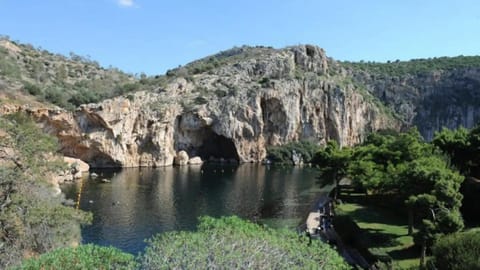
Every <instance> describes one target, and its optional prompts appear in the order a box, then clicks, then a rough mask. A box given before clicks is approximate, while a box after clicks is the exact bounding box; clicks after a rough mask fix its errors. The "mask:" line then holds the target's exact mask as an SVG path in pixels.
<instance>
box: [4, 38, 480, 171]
mask: <svg viewBox="0 0 480 270" xmlns="http://www.w3.org/2000/svg"><path fill="white" fill-rule="evenodd" d="M4 47H5V46H4ZM6 50H7V51H8V53H9V54H11V53H12V49H11V48H10V49H8V48H7V49H6ZM4 51H5V49H4ZM466 59H467V60H469V61H470V60H472V58H468V57H467V58H466ZM69 61H73V60H69ZM426 61H427V63H430V62H431V61H432V60H426ZM429 61H430V62H429ZM450 62H451V61H449V59H447V63H450ZM463 62H465V61H463ZM477 62H479V61H473V62H472V64H469V65H468V66H461V65H460V66H459V65H453V67H451V66H449V65H441V66H440V67H438V66H436V67H428V68H426V69H425V70H421V71H416V70H413V71H412V70H411V68H410V69H408V68H405V66H404V65H405V64H404V63H403V62H401V63H393V64H396V66H394V65H393V64H371V63H340V62H337V61H335V60H333V59H331V58H328V57H327V56H326V55H325V52H324V51H323V50H322V49H320V48H318V47H316V46H310V45H300V46H293V47H288V48H284V49H273V48H269V47H240V48H234V49H231V50H228V51H224V52H221V53H219V54H216V55H213V56H209V57H206V58H204V59H200V60H198V61H195V62H192V63H190V64H188V65H186V66H183V67H179V68H176V69H173V70H169V71H168V72H167V73H166V75H165V76H156V77H151V78H146V77H143V78H140V79H138V80H137V79H136V78H133V77H132V78H129V79H128V78H127V81H129V80H130V81H131V83H130V85H135V86H136V87H130V88H127V89H126V90H125V91H120V92H115V91H110V92H108V93H109V94H108V95H105V97H108V96H109V95H110V96H113V95H115V94H121V95H119V96H118V97H115V98H113V99H107V100H104V101H101V102H97V103H90V104H84V105H81V106H79V107H77V109H76V110H75V111H73V112H69V111H66V110H62V109H60V108H56V109H55V108H46V107H45V106H25V105H23V104H13V103H11V102H5V101H4V105H3V106H2V107H0V113H9V112H14V111H18V110H23V111H26V112H28V113H30V114H31V115H32V116H33V117H34V118H36V119H37V121H38V122H40V123H42V124H43V126H44V127H45V130H47V131H48V132H50V133H52V134H55V135H56V136H57V137H58V138H59V140H60V142H61V144H62V146H63V149H62V152H63V153H64V154H65V155H68V156H72V157H78V158H81V159H82V160H84V161H86V162H88V163H89V164H90V165H91V166H94V167H110V166H165V165H170V164H172V163H173V162H174V158H175V157H176V156H177V154H178V152H179V151H182V150H183V151H185V152H186V154H187V155H188V156H189V157H201V158H202V159H203V160H206V159H215V160H224V161H232V162H258V161H261V160H262V159H264V158H265V156H266V148H267V147H268V146H275V145H282V144H285V143H288V142H292V141H311V142H314V143H317V144H324V143H325V142H326V141H328V140H337V141H338V142H339V143H340V144H341V145H353V144H356V143H359V142H361V141H362V140H363V138H364V137H365V136H366V134H368V133H369V132H371V131H375V130H379V129H386V128H392V129H401V128H405V127H408V126H412V125H415V124H417V125H418V126H419V129H420V130H421V131H422V133H423V134H424V135H425V136H426V137H427V138H429V137H431V134H433V131H434V130H436V129H438V128H440V127H441V126H442V125H447V126H450V127H454V126H458V125H460V124H463V125H465V126H467V127H470V126H472V125H473V123H474V122H476V119H477V117H478V108H479V106H478V104H479V103H478V102H476V101H475V99H474V98H473V97H475V93H478V91H480V87H478V79H479V78H480V76H478V73H477V70H478V69H479V68H478V67H477V65H476V64H477ZM409 63H411V62H407V64H406V65H407V66H408V65H409ZM372 66H375V68H372ZM478 66H479V67H480V65H478ZM385 67H387V68H385ZM398 67H400V68H398ZM385 70H387V71H385ZM22 74H23V72H22ZM32 74H36V73H32ZM77 75H78V74H77ZM22 76H23V75H22ZM72 76H73V75H72ZM75 76H76V75H75ZM75 76H73V77H72V78H71V80H74V78H77V77H75ZM107 77H108V76H107ZM29 78H30V77H29ZM79 78H81V79H79V80H80V81H85V80H87V81H88V80H89V79H88V78H84V77H81V76H80V77H79ZM108 78H112V77H108ZM104 80H105V79H104ZM4 81H5V80H4ZM93 81H95V78H93ZM122 82H124V81H122ZM118 83H120V82H117V84H116V85H118ZM45 85H48V83H47V84H42V87H41V88H43V87H45ZM73 85H75V83H73ZM114 85H115V84H114ZM124 85H125V84H124ZM113 88H115V86H113ZM87 90H88V89H87ZM87 92H89V91H87ZM462 95H464V97H463V98H462ZM37 100H41V99H39V98H38V97H37ZM465 104H468V106H470V107H468V106H466V105H465ZM446 105H448V106H446ZM185 152H182V155H181V157H182V158H181V159H182V160H183V161H182V162H183V163H185V162H187V161H188V157H186V155H185ZM179 157H180V155H179ZM196 160H198V158H197V159H196Z"/></svg>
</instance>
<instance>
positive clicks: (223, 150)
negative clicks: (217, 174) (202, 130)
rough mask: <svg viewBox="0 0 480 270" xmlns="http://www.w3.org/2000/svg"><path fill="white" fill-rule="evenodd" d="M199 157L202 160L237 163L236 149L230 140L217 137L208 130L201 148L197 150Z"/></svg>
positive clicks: (220, 136)
mask: <svg viewBox="0 0 480 270" xmlns="http://www.w3.org/2000/svg"><path fill="white" fill-rule="evenodd" d="M198 152H199V156H200V157H201V158H202V159H203V160H211V159H214V160H219V159H224V160H225V161H235V162H238V161H239V160H240V158H239V157H238V153H237V148H236V147H235V143H234V142H233V140H232V139H229V138H227V137H225V136H222V135H218V134H216V133H215V132H213V131H212V130H208V131H207V134H206V136H205V137H204V140H203V143H202V146H201V147H200V148H199V149H198Z"/></svg>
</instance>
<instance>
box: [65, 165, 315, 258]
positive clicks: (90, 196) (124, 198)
mask: <svg viewBox="0 0 480 270" xmlns="http://www.w3.org/2000/svg"><path fill="white" fill-rule="evenodd" d="M315 176H316V172H315V171H314V170H308V169H299V168H269V167H265V166H261V165H251V164H245V165H241V166H233V165H232V166H214V165H209V166H202V167H200V166H197V167H164V168H158V169H151V168H140V169H124V170H122V171H121V172H117V173H116V174H113V173H110V174H109V173H107V172H102V175H101V176H100V177H99V178H100V179H101V178H107V179H111V182H110V183H102V182H101V181H98V180H88V181H85V182H84V184H83V187H82V196H81V202H80V207H81V208H82V209H84V210H87V211H92V212H93V213H94V221H93V224H92V225H90V226H87V227H85V228H84V229H83V232H82V235H83V237H84V241H85V242H89V243H90V242H93V243H97V244H102V245H113V246H116V247H120V248H122V249H124V250H126V251H130V252H134V253H135V252H138V251H141V250H142V249H143V247H144V246H145V243H144V242H143V239H145V238H149V237H151V236H152V235H154V234H155V233H158V232H164V231H169V230H177V229H183V230H192V229H194V228H195V226H196V224H197V218H198V217H199V216H202V215H210V216H216V217H218V216H225V215H238V216H241V217H243V218H248V219H261V218H274V217H279V218H300V217H302V215H303V214H304V212H305V211H306V209H307V208H308V206H309V205H310V203H311V202H312V201H313V200H314V198H315V196H316V194H315V192H309V191H310V190H312V187H315ZM79 186H80V185H78V184H77V186H73V187H72V186H70V187H68V186H67V187H65V190H66V193H67V196H69V197H70V198H72V199H76V194H75V192H74V191H73V190H76V191H77V192H78V191H79Z"/></svg>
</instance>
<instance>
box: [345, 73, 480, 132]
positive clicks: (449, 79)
mask: <svg viewBox="0 0 480 270" xmlns="http://www.w3.org/2000/svg"><path fill="white" fill-rule="evenodd" d="M348 76H350V77H352V78H353V79H354V80H355V81H357V82H359V83H362V84H364V85H366V86H367V87H368V88H369V91H370V92H371V93H372V94H373V95H374V96H376V97H377V98H379V99H380V100H381V101H382V103H384V104H385V105H386V106H388V107H390V108H392V109H393V110H394V111H395V112H397V114H398V115H399V116H401V117H402V120H403V122H404V124H405V126H407V127H410V126H416V127H418V130H419V131H420V133H421V134H422V135H423V137H424V138H425V139H427V140H431V139H432V138H433V136H434V133H435V131H439V130H441V129H442V128H443V127H447V128H450V129H455V128H458V127H460V126H463V127H466V128H472V127H473V126H475V124H477V123H479V122H480V68H479V67H477V68H475V67H471V68H457V69H452V70H431V71H427V72H423V73H420V74H403V75H396V76H378V75H377V76H375V75H374V74H369V73H367V72H365V71H358V70H357V71H349V74H348Z"/></svg>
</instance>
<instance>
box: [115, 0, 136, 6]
mask: <svg viewBox="0 0 480 270" xmlns="http://www.w3.org/2000/svg"><path fill="white" fill-rule="evenodd" d="M117 2H118V4H119V5H120V6H122V7H133V6H135V3H134V2H133V0H118V1H117Z"/></svg>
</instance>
